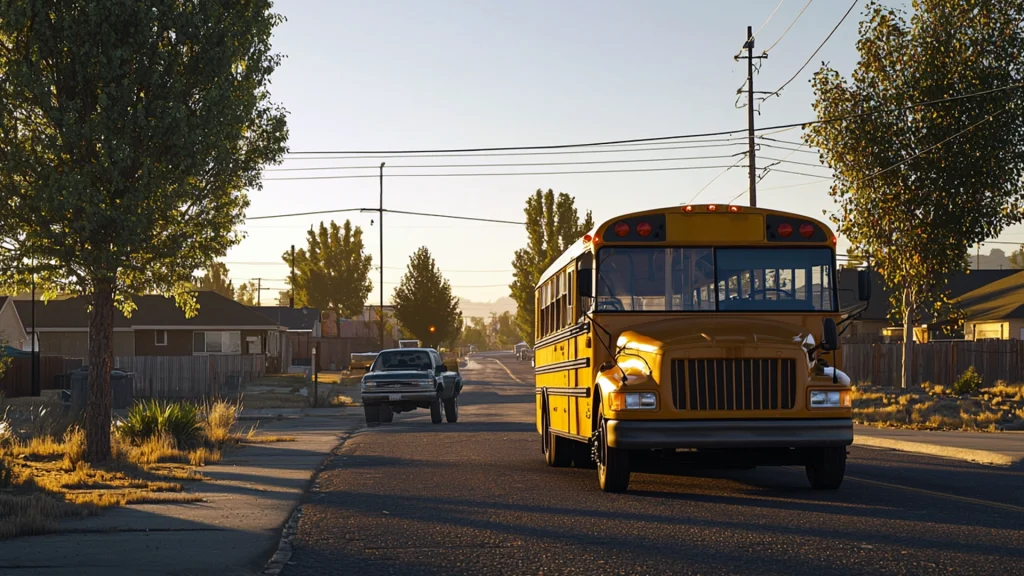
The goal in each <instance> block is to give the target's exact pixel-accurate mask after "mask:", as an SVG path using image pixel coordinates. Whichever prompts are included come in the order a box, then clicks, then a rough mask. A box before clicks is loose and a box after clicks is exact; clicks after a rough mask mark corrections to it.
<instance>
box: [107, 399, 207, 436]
mask: <svg viewBox="0 0 1024 576" xmlns="http://www.w3.org/2000/svg"><path fill="white" fill-rule="evenodd" d="M200 432H202V424H201V422H200V419H199V409H198V408H196V407H195V406H194V405H192V404H189V403H185V402H181V403H175V404H161V403H160V402H159V401H157V400H146V401H142V402H138V403H136V404H135V405H134V406H132V407H131V409H129V410H128V417H127V418H125V419H124V420H123V421H122V422H120V423H119V424H118V426H117V433H118V435H120V436H121V437H122V438H124V439H126V440H128V441H129V442H131V443H132V444H134V445H136V446H141V445H142V444H143V443H145V442H146V441H147V440H149V439H151V438H154V437H156V436H160V435H167V436H169V437H170V438H172V439H173V440H174V442H175V443H176V444H177V445H178V446H180V447H184V446H187V445H189V444H191V443H193V442H194V441H195V439H196V438H197V437H198V436H199V434H200Z"/></svg>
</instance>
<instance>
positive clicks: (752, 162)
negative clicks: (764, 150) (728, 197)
mask: <svg viewBox="0 0 1024 576" xmlns="http://www.w3.org/2000/svg"><path fill="white" fill-rule="evenodd" d="M743 48H745V49H746V50H747V55H746V56H736V60H739V59H740V58H746V59H747V168H748V170H747V171H748V177H749V178H750V205H751V206H752V207H753V206H757V157H756V155H755V152H756V151H755V149H754V148H755V144H754V60H761V59H764V58H767V57H768V55H767V54H762V55H760V56H754V29H753V27H752V26H747V35H746V38H745V41H744V42H743Z"/></svg>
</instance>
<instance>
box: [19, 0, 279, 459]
mask: <svg viewBox="0 0 1024 576" xmlns="http://www.w3.org/2000/svg"><path fill="white" fill-rule="evenodd" d="M271 5H272V3H271V1H270V0H250V1H248V2H176V1H171V0H134V1H132V2H121V1H117V2H95V1H92V0H63V1H60V2H54V1H53V0H0V14H2V17H0V165H2V166H3V170H0V245H2V246H3V249H2V250H0V283H2V284H5V286H3V287H2V288H5V289H8V290H11V289H18V288H23V287H24V286H26V285H27V281H26V280H27V277H26V264H27V263H29V262H32V263H34V268H35V271H36V273H37V279H38V282H39V284H40V285H41V286H42V287H43V290H44V298H49V297H53V296H54V295H56V294H58V293H64V294H75V295H83V296H86V297H87V298H88V299H89V301H90V304H91V308H90V319H89V358H88V365H89V382H90V384H89V397H88V399H87V403H86V438H87V442H86V444H87V449H86V458H87V459H88V461H90V462H101V461H104V460H107V459H108V458H109V457H110V379H109V375H110V370H111V368H112V366H113V361H112V360H113V358H112V349H111V339H112V335H113V322H114V310H115V307H116V308H119V309H121V310H122V311H124V312H125V313H126V314H130V313H131V311H132V310H133V308H134V307H133V305H132V302H131V298H132V295H135V294H143V293H163V294H167V295H173V296H174V297H175V299H176V301H177V303H178V305H179V306H181V307H183V308H184V309H185V310H186V312H187V313H188V314H190V315H194V314H195V312H196V302H195V298H194V295H193V293H192V292H191V287H192V281H193V273H194V272H195V271H196V270H199V269H206V268H208V267H209V266H211V265H212V263H213V261H214V260H215V259H216V258H218V257H221V256H223V255H224V254H225V252H226V250H227V249H228V248H229V247H231V246H232V245H234V244H236V243H238V241H239V240H240V239H241V238H242V235H241V234H240V233H238V232H236V231H235V227H236V226H238V225H240V224H242V222H243V220H244V216H245V209H246V207H247V206H248V203H249V202H248V198H247V195H246V191H247V190H259V189H260V188H261V177H262V171H263V168H264V167H265V166H266V165H267V164H273V163H277V162H279V161H280V159H281V157H282V155H283V154H284V152H285V150H286V147H285V142H286V140H287V128H286V122H285V120H286V119H285V112H284V110H283V109H281V108H279V107H278V106H276V105H274V104H273V103H272V102H271V100H270V93H269V91H268V85H269V80H270V75H271V73H272V72H273V71H274V69H275V68H276V67H277V65H278V63H279V62H280V57H279V56H277V55H276V54H274V53H273V52H272V51H271V44H270V40H271V35H272V33H273V30H274V28H275V26H276V25H277V24H278V23H279V22H281V17H280V16H278V15H276V14H274V13H272V12H271Z"/></svg>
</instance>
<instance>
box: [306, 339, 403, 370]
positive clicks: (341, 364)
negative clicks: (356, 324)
mask: <svg viewBox="0 0 1024 576" xmlns="http://www.w3.org/2000/svg"><path fill="white" fill-rule="evenodd" d="M385 344H387V342H386V343H385ZM313 349H316V363H317V365H318V366H319V369H320V370H321V371H324V370H331V366H332V365H333V366H334V370H344V369H346V368H348V365H349V362H351V360H352V353H353V352H377V351H379V350H380V341H379V340H376V339H374V338H316V337H312V336H308V335H306V334H302V333H295V332H292V333H289V352H290V357H291V359H292V360H291V362H292V365H293V366H311V365H312V356H313V354H312V352H313Z"/></svg>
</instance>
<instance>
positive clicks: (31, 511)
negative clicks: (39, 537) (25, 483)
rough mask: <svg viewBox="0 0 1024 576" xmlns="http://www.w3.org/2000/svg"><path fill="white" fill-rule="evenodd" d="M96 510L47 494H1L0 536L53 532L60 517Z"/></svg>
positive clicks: (77, 516) (71, 516)
mask: <svg viewBox="0 0 1024 576" xmlns="http://www.w3.org/2000/svg"><path fill="white" fill-rule="evenodd" d="M94 512H95V509H92V508H90V507H87V506H76V505H74V504H71V503H68V502H63V501H61V500H58V499H56V498H53V497H51V496H48V495H46V494H40V493H35V494H0V539H4V538H13V537H15V536H29V535H32V534H46V533H48V532H53V531H54V530H56V529H57V523H58V522H59V521H60V520H61V519H64V518H82V517H85V516H88V515H89V514H92V513H94Z"/></svg>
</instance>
